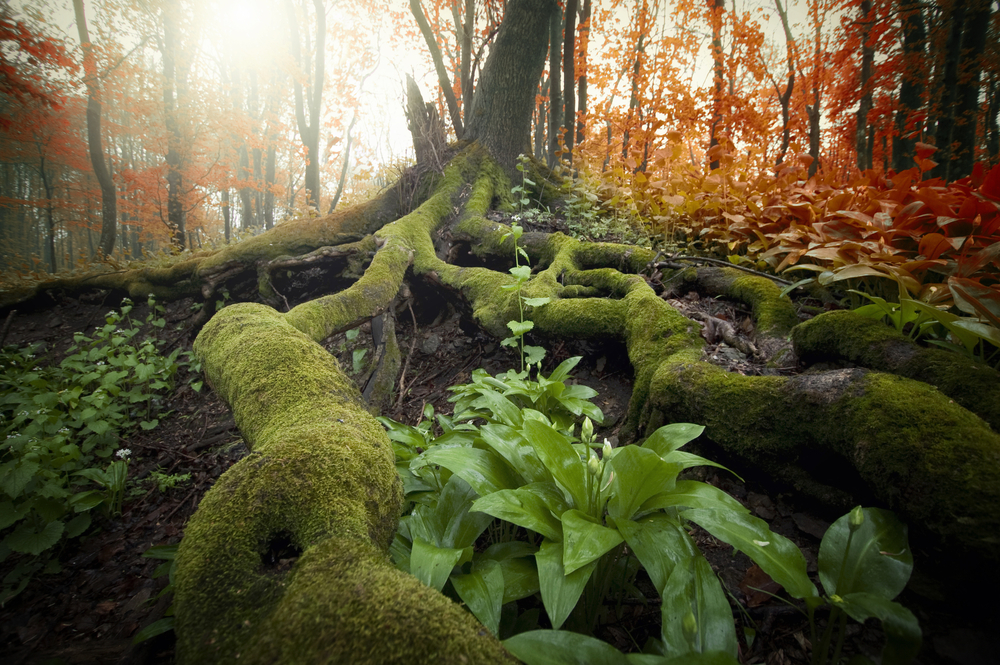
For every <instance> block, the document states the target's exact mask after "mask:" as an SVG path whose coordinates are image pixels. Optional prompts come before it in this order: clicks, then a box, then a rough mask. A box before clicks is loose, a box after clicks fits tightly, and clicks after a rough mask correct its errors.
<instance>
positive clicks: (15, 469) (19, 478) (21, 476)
mask: <svg viewBox="0 0 1000 665" xmlns="http://www.w3.org/2000/svg"><path fill="white" fill-rule="evenodd" d="M0 469H3V471H5V472H6V473H4V474H3V477H2V479H0V487H2V488H3V490H4V491H5V492H6V493H7V496H9V497H10V498H12V499H16V498H17V497H18V496H20V494H21V492H22V491H24V488H25V486H26V485H27V484H28V483H29V482H31V479H32V478H34V477H35V473H37V472H38V462H24V461H20V460H15V461H11V462H8V463H7V464H5V465H4V466H3V467H0Z"/></svg>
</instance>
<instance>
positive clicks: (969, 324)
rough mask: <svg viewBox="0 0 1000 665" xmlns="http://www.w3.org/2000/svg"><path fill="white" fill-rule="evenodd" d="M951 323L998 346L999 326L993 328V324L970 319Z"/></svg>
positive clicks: (999, 340) (999, 339) (999, 343)
mask: <svg viewBox="0 0 1000 665" xmlns="http://www.w3.org/2000/svg"><path fill="white" fill-rule="evenodd" d="M951 325H952V326H954V327H956V328H961V329H962V330H966V331H968V332H970V333H972V334H973V335H976V336H977V337H982V338H983V339H985V340H987V341H989V342H991V343H992V344H994V345H995V346H1000V328H994V327H993V326H991V325H987V324H985V323H982V322H981V321H970V320H967V319H961V320H959V321H955V322H954V323H952V324H951Z"/></svg>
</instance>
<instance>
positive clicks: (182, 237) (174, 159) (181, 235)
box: [162, 0, 187, 249]
mask: <svg viewBox="0 0 1000 665" xmlns="http://www.w3.org/2000/svg"><path fill="white" fill-rule="evenodd" d="M179 13H180V7H179V5H178V3H177V0H167V1H166V2H165V3H164V5H163V13H162V16H163V78H164V84H163V110H164V114H163V116H164V122H165V124H166V127H167V134H168V136H167V157H166V162H167V224H168V226H169V227H170V231H171V236H172V240H171V242H172V244H173V246H174V248H175V249H184V247H185V246H186V245H187V232H186V229H185V217H186V215H185V212H186V211H185V210H184V201H183V199H182V197H183V191H182V188H183V186H184V176H183V174H182V172H181V169H182V168H183V157H182V155H181V148H182V145H183V136H182V135H181V127H180V119H179V118H178V111H177V97H178V96H179V92H180V89H181V88H182V87H183V74H181V73H178V71H177V69H178V68H177V54H178V41H179V40H180V34H179V32H180V31H179V28H178V24H177V21H178V15H179Z"/></svg>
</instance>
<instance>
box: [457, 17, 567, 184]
mask: <svg viewBox="0 0 1000 665" xmlns="http://www.w3.org/2000/svg"><path fill="white" fill-rule="evenodd" d="M557 8H558V4H557V3H556V2H555V0H510V2H508V4H507V13H506V15H505V16H504V20H503V23H502V24H501V26H500V30H499V32H498V33H497V38H496V43H495V44H494V45H493V49H492V50H491V51H490V55H489V57H488V58H487V59H486V64H485V65H484V66H483V73H482V74H481V75H480V77H479V86H478V87H477V89H476V93H475V96H474V98H473V103H472V118H471V120H469V123H468V128H467V129H466V132H467V134H466V138H468V139H470V140H476V141H479V143H480V144H482V145H483V146H484V147H485V148H486V149H487V150H488V151H489V152H490V154H491V155H493V158H494V159H496V160H497V162H498V163H499V164H500V165H501V166H502V167H503V168H504V169H506V170H507V171H508V173H509V175H513V173H514V172H515V169H514V166H515V164H516V163H517V156H518V155H519V154H521V153H523V152H529V151H530V149H531V146H530V144H529V142H528V139H529V133H530V130H531V110H532V107H533V106H534V104H535V91H536V89H537V86H538V79H539V78H541V75H542V70H543V69H544V67H545V49H546V46H547V42H548V39H547V37H548V35H547V29H548V26H549V20H550V18H551V17H552V15H553V14H555V13H556V9H557ZM557 89H558V88H557Z"/></svg>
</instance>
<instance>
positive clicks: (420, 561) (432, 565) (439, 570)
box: [410, 537, 464, 591]
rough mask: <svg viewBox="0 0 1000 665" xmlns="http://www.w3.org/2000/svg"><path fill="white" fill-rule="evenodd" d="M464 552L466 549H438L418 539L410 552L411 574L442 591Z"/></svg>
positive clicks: (414, 541)
mask: <svg viewBox="0 0 1000 665" xmlns="http://www.w3.org/2000/svg"><path fill="white" fill-rule="evenodd" d="M463 552H464V548H458V549H452V548H447V547H438V546H437V545H432V544H431V543H428V542H427V541H426V540H424V539H423V538H420V537H416V538H414V539H413V549H412V550H411V551H410V574H411V575H413V576H414V577H416V578H417V579H418V580H420V581H421V582H423V583H424V584H426V585H427V586H429V587H433V588H435V589H437V590H438V591H440V590H441V589H442V588H444V583H445V582H447V581H448V577H449V576H450V575H451V571H452V569H453V568H454V567H455V566H456V565H458V562H459V560H460V559H461V558H462V554H463Z"/></svg>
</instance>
